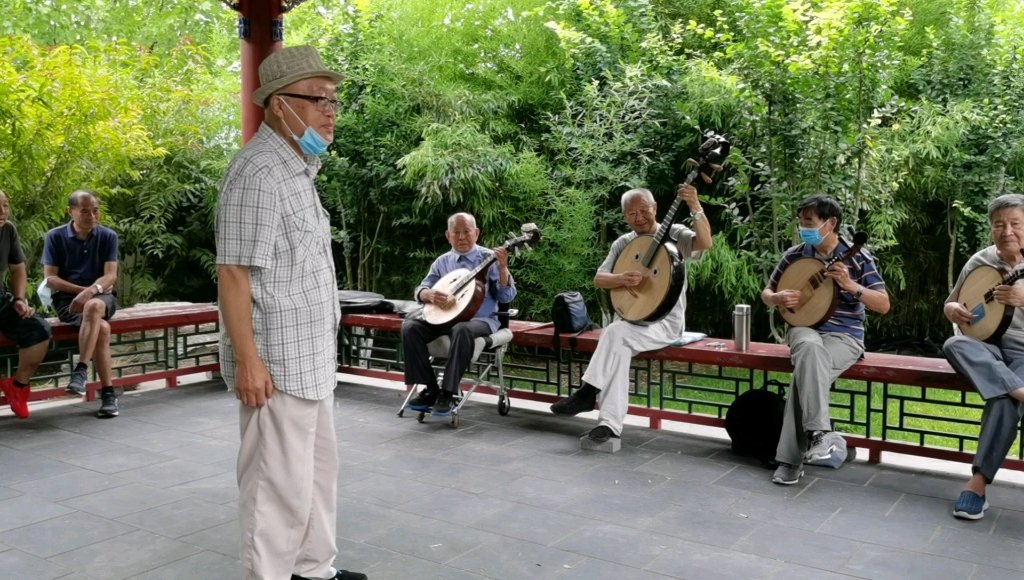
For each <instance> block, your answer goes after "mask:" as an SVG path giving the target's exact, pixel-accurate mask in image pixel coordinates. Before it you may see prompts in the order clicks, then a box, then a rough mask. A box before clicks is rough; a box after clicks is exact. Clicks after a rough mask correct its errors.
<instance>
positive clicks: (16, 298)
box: [11, 296, 28, 304]
mask: <svg viewBox="0 0 1024 580" xmlns="http://www.w3.org/2000/svg"><path fill="white" fill-rule="evenodd" d="M11 302H24V303H25V304H28V300H26V299H25V298H22V297H21V296H16V297H15V298H14V299H13V300H11Z"/></svg>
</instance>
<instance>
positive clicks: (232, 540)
mask: <svg viewBox="0 0 1024 580" xmlns="http://www.w3.org/2000/svg"><path fill="white" fill-rule="evenodd" d="M241 535H242V533H241V531H240V530H239V528H238V520H237V519H236V520H231V521H230V522H227V523H224V524H221V525H219V526H215V527H212V528H210V529H207V530H203V531H201V532H196V533H194V534H189V535H187V536H182V537H180V538H178V541H179V542H185V543H186V544H191V545H193V546H196V547H199V548H202V549H204V550H210V551H211V552H217V553H218V554H222V555H224V556H227V557H229V558H233V559H238V552H239V549H240V542H241ZM342 541H343V540H340V539H339V540H338V542H339V546H340V545H341V544H340V542H342ZM233 577H234V576H233Z"/></svg>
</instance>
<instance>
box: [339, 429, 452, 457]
mask: <svg viewBox="0 0 1024 580" xmlns="http://www.w3.org/2000/svg"><path fill="white" fill-rule="evenodd" d="M444 428H445V429H448V427H444ZM352 430H354V429H349V430H348V431H352ZM342 433H343V434H344V433H346V431H343V432H342ZM401 433H402V436H401V437H397V438H394V439H388V440H387V441H384V442H382V443H380V444H379V446H380V448H381V449H383V450H393V451H401V452H404V453H420V454H425V455H428V456H441V455H451V454H457V453H458V452H457V451H455V449H457V448H459V447H461V446H463V445H467V444H469V441H467V440H465V439H455V438H454V437H452V436H451V433H447V432H442V433H438V434H433V433H409V432H407V431H401ZM343 434H342V435H339V438H340V437H344V435H343ZM350 444H351V443H350Z"/></svg>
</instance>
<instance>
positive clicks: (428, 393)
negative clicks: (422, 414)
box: [406, 389, 437, 411]
mask: <svg viewBox="0 0 1024 580" xmlns="http://www.w3.org/2000/svg"><path fill="white" fill-rule="evenodd" d="M436 401H437V391H436V390H431V389H423V390H422V391H420V393H419V394H418V395H416V396H415V397H413V398H412V399H410V400H409V403H408V404H406V407H408V408H410V409H412V410H413V411H426V410H427V409H429V408H431V407H433V406H434V403H435V402H436Z"/></svg>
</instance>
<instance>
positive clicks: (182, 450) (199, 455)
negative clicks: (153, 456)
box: [164, 439, 238, 464]
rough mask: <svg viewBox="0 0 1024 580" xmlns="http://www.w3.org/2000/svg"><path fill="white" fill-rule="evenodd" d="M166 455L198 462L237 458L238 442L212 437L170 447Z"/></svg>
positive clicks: (207, 462)
mask: <svg viewBox="0 0 1024 580" xmlns="http://www.w3.org/2000/svg"><path fill="white" fill-rule="evenodd" d="M164 455H168V456H170V457H176V458H178V459H187V460H189V461H195V462H196V463H206V464H212V463H218V462H221V461H225V460H228V459H237V458H238V443H234V442H230V441H221V440H219V439H210V440H209V441H203V442H202V443H190V444H188V445H182V446H181V447H175V448H173V449H168V450H167V451H165V452H164Z"/></svg>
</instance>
